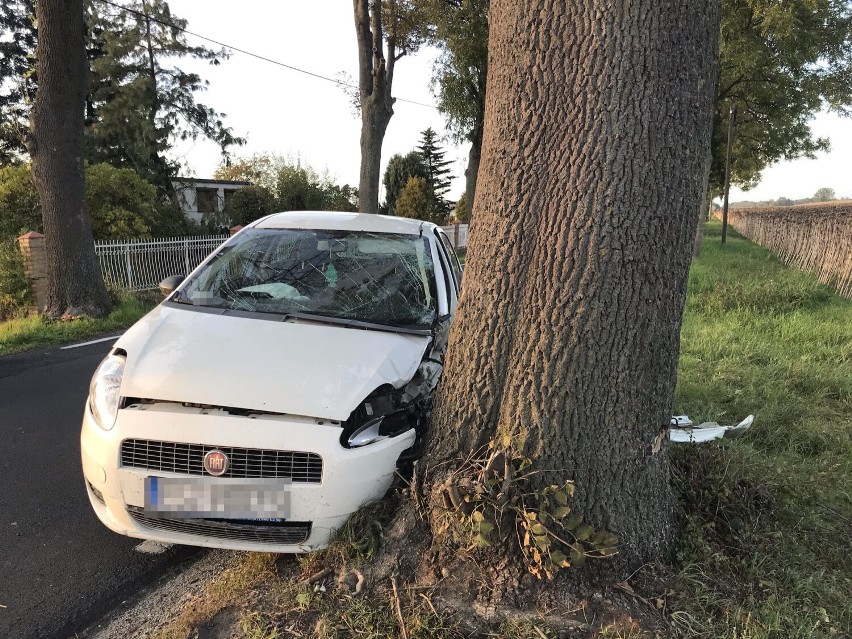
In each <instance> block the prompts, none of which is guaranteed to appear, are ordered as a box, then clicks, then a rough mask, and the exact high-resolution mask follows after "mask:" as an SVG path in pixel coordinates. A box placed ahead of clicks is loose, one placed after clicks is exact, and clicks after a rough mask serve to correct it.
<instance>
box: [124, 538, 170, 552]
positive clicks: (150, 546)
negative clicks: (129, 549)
mask: <svg viewBox="0 0 852 639" xmlns="http://www.w3.org/2000/svg"><path fill="white" fill-rule="evenodd" d="M171 547H172V544H160V543H157V542H156V541H151V540H150V539H149V540H148V541H143V542H142V543H141V544H139V545H138V546H136V547H135V548H134V549H133V550H135V551H136V552H142V553H145V554H146V555H159V554H161V553H164V552H166V551H167V550H168V549H169V548H171Z"/></svg>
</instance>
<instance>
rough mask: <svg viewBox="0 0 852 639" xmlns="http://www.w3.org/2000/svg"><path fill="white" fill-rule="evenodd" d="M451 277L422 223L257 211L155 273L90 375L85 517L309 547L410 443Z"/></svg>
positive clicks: (227, 542)
mask: <svg viewBox="0 0 852 639" xmlns="http://www.w3.org/2000/svg"><path fill="white" fill-rule="evenodd" d="M460 280H461V267H460V265H459V262H458V259H457V257H456V255H455V252H454V251H453V249H452V246H451V244H450V242H449V240H448V238H447V237H446V235H445V234H444V233H443V232H442V231H441V229H440V228H439V227H437V226H435V225H434V224H431V223H428V222H421V221H418V220H409V219H402V218H394V217H386V216H380V215H367V214H357V213H328V212H293V213H279V214H276V215H271V216H269V217H266V218H264V219H262V220H259V221H257V222H255V223H253V224H251V225H250V226H248V227H246V228H245V229H243V230H242V231H240V232H239V233H237V234H236V235H235V236H234V237H232V238H230V239H229V240H228V241H227V242H225V243H224V244H223V245H222V246H221V247H220V248H219V249H217V250H216V251H215V252H214V253H213V254H212V255H211V256H210V257H208V258H207V259H206V260H205V261H204V262H203V263H202V264H201V265H200V266H199V267H198V268H197V269H195V270H194V271H193V272H192V273H191V274H190V275H189V276H188V277H187V278H186V279H185V280H184V279H183V278H181V277H175V278H169V279H168V280H164V282H163V284H162V285H161V288H163V289H164V292H165V293H168V297H167V298H166V300H165V301H164V302H163V303H162V304H160V305H159V306H158V307H157V308H155V309H154V310H153V311H151V312H150V313H149V314H148V315H147V316H145V317H144V318H143V319H142V320H140V321H139V322H138V323H136V324H135V325H134V326H133V327H131V328H130V329H129V330H128V331H127V332H126V333H125V334H124V335H123V336H122V337H121V338H120V339H119V340H118V341H117V342H116V344H115V347H114V348H113V349H112V351H111V353H110V354H109V355H108V356H107V358H106V359H105V360H104V361H103V362H102V363H101V364H100V366H99V367H98V369H97V371H96V372H95V375H94V377H93V378H92V383H91V387H90V393H89V398H88V402H87V404H86V409H85V414H84V417H83V429H82V434H81V448H82V457H83V474H84V476H85V481H86V488H87V490H88V493H89V499H90V501H91V504H92V507H93V508H94V510H95V512H96V513H97V516H98V517H99V518H100V520H101V521H102V522H103V523H104V524H105V525H106V526H107V527H109V528H110V529H112V530H114V531H115V532H117V533H120V534H123V535H129V536H131V537H139V538H143V539H151V540H155V541H158V542H162V543H170V544H172V543H175V544H189V545H196V546H210V547H217V548H232V549H238V550H258V551H270V552H307V551H311V550H316V549H318V548H322V547H323V546H325V545H326V544H327V543H328V541H329V538H330V536H331V534H332V533H333V531H334V530H335V529H337V528H339V527H340V526H341V525H342V524H343V523H344V522H345V521H346V519H347V518H348V517H349V515H350V514H352V513H353V512H354V511H355V510H357V509H358V508H359V507H360V506H361V505H362V504H364V503H367V502H370V501H373V500H377V499H380V498H381V497H382V496H383V495H384V494H385V493H386V492H387V490H388V488H389V487H390V486H391V482H392V480H393V477H394V473H395V470H396V467H397V463H398V461H399V460H400V457H401V456H403V454H404V453H406V451H409V450H410V449H411V448H412V446H413V445H414V443H415V440H416V439H417V436H418V432H419V430H420V429H421V427H422V423H423V420H424V418H425V416H426V414H427V412H428V410H429V406H430V397H431V394H432V391H433V390H434V388H435V385H436V384H437V381H438V378H439V376H440V374H441V370H442V362H443V356H444V350H445V347H446V341H447V333H448V331H449V323H450V320H451V318H452V316H453V313H454V311H455V307H456V301H457V297H458V292H459V286H460V283H461V282H460Z"/></svg>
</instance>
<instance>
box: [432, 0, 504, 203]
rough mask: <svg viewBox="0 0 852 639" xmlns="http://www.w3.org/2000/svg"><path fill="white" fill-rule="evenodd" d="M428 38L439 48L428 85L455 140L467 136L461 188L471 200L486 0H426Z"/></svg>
mask: <svg viewBox="0 0 852 639" xmlns="http://www.w3.org/2000/svg"><path fill="white" fill-rule="evenodd" d="M426 7H427V17H428V20H429V23H430V24H431V25H434V28H433V29H432V32H431V33H432V37H431V42H432V43H433V44H435V45H436V46H437V47H438V48H439V49H440V51H441V53H440V55H439V56H438V58H437V59H436V60H435V65H434V67H433V73H432V90H433V91H434V92H435V93H436V95H437V98H438V109H439V110H440V112H441V113H442V114H443V115H444V117H445V118H446V120H447V129H448V130H449V131H450V133H451V134H452V135H453V137H454V138H455V140H456V141H457V142H463V141H466V142H469V143H470V152H469V154H468V161H467V169H466V170H465V193H466V194H467V202H469V203H470V205H471V206H472V205H473V202H474V199H475V196H476V176H477V173H478V172H479V161H480V157H481V154H482V126H483V122H484V121H485V86H486V81H487V79H488V7H489V0H428V1H427V2H426Z"/></svg>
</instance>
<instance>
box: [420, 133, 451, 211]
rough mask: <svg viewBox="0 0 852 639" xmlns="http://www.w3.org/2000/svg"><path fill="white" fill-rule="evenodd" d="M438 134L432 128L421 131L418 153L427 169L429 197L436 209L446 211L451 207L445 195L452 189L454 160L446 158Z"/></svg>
mask: <svg viewBox="0 0 852 639" xmlns="http://www.w3.org/2000/svg"><path fill="white" fill-rule="evenodd" d="M437 138H438V136H437V134H436V133H435V131H433V130H432V129H431V127H430V128H428V129H426V130H425V131H422V132H421V133H420V145H419V146H418V147H417V153H418V154H419V155H420V157H421V158H422V160H423V168H424V169H425V170H426V186H427V187H428V189H429V199H430V200H431V204H432V207H433V208H434V209H435V211H439V212H446V211H447V210H448V209H449V205H448V204H447V200H446V199H445V198H444V196H445V195H446V194H447V191H449V190H450V180H449V178H448V177H447V176H448V175H449V174H450V169H449V166H450V165H451V164H452V163H453V162H452V160H445V159H444V156H445V155H446V152H445V151H444V150H443V149H442V148H441V147H440V146H438V142H437Z"/></svg>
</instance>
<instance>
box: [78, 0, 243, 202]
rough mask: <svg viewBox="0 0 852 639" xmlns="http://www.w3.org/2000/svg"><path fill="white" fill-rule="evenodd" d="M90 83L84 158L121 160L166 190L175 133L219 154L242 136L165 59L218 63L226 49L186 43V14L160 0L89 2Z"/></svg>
mask: <svg viewBox="0 0 852 639" xmlns="http://www.w3.org/2000/svg"><path fill="white" fill-rule="evenodd" d="M89 24H90V29H91V31H92V39H93V45H92V46H93V51H94V53H93V60H92V63H91V66H92V83H91V91H90V100H89V104H88V118H89V119H88V121H89V126H88V128H87V158H88V159H89V160H90V161H92V162H109V163H110V164H113V165H114V166H120V167H128V168H132V169H134V170H135V171H137V172H138V173H139V174H140V175H142V176H143V177H144V178H145V179H147V180H149V181H150V182H152V183H154V184H156V185H157V187H158V188H159V189H160V191H161V193H167V194H170V193H171V192H172V182H171V181H172V178H174V177H175V175H176V173H177V171H178V166H177V164H176V163H175V162H173V161H171V160H169V159H168V158H167V157H166V155H165V154H166V151H167V150H168V149H169V148H170V146H171V144H172V143H173V141H174V140H176V139H178V140H186V139H193V140H194V139H197V138H199V137H204V138H208V139H210V140H212V141H214V142H215V143H216V144H218V145H219V147H220V149H221V151H222V153H223V155H227V153H228V150H229V148H230V147H232V146H234V145H240V144H243V143H244V140H242V139H241V138H239V137H237V136H235V135H234V134H233V131H232V130H231V129H230V128H228V127H226V126H225V124H224V122H223V119H222V118H223V117H224V114H222V113H218V112H216V111H215V110H214V109H212V108H211V107H209V106H207V105H205V104H203V103H201V102H198V101H197V100H196V97H195V94H196V93H198V92H199V91H202V90H204V88H205V87H206V86H207V82H206V81H204V80H203V79H202V78H201V77H200V76H199V75H198V74H196V73H187V72H186V71H183V70H182V69H180V68H179V67H178V66H176V65H174V64H172V61H173V60H175V59H178V58H190V59H196V60H206V61H208V62H210V63H211V64H214V65H218V64H219V63H220V61H221V60H222V59H223V58H226V57H227V54H226V53H225V51H212V50H210V49H207V48H206V47H203V46H190V45H189V44H187V41H186V36H185V34H184V32H183V29H185V28H186V24H187V23H186V20H182V19H180V18H178V17H177V16H175V15H173V14H172V12H171V10H170V8H169V5H168V3H167V2H165V0H133V1H131V2H128V3H125V6H124V7H123V8H116V7H114V6H112V5H106V4H104V3H101V2H95V3H92V4H91V12H90V16H89Z"/></svg>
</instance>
